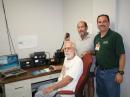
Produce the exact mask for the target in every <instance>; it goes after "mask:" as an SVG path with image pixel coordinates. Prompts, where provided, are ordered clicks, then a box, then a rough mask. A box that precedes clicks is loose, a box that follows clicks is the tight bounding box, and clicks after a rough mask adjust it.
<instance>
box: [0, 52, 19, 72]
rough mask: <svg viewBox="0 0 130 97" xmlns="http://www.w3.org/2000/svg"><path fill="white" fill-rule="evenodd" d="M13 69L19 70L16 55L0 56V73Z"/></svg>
mask: <svg viewBox="0 0 130 97" xmlns="http://www.w3.org/2000/svg"><path fill="white" fill-rule="evenodd" d="M15 68H20V64H19V60H18V55H17V54H12V55H3V56H0V72H6V71H7V70H12V69H15Z"/></svg>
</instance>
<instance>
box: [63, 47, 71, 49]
mask: <svg viewBox="0 0 130 97" xmlns="http://www.w3.org/2000/svg"><path fill="white" fill-rule="evenodd" d="M71 49H72V47H65V48H64V50H71Z"/></svg>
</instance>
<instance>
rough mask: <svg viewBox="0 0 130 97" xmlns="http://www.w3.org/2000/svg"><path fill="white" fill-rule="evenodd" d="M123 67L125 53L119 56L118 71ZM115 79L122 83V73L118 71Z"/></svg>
mask: <svg viewBox="0 0 130 97" xmlns="http://www.w3.org/2000/svg"><path fill="white" fill-rule="evenodd" d="M124 68H125V54H121V55H120V58H119V71H124ZM115 81H116V82H117V83H119V84H120V83H122V82H123V75H121V74H120V73H117V74H116V77H115Z"/></svg>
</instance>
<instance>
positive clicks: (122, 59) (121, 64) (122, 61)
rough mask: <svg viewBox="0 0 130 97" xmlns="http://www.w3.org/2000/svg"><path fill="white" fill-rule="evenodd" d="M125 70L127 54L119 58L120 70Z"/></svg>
mask: <svg viewBox="0 0 130 97" xmlns="http://www.w3.org/2000/svg"><path fill="white" fill-rule="evenodd" d="M124 68H125V54H121V55H120V58H119V70H120V71H123V70H124Z"/></svg>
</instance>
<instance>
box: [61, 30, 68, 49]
mask: <svg viewBox="0 0 130 97" xmlns="http://www.w3.org/2000/svg"><path fill="white" fill-rule="evenodd" d="M64 40H65V41H69V40H70V34H69V33H68V32H67V33H66V34H65V38H64ZM63 45H64V41H63V43H62V46H61V48H60V51H61V49H62V48H63Z"/></svg>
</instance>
